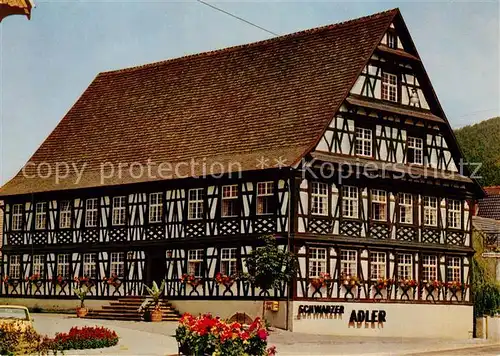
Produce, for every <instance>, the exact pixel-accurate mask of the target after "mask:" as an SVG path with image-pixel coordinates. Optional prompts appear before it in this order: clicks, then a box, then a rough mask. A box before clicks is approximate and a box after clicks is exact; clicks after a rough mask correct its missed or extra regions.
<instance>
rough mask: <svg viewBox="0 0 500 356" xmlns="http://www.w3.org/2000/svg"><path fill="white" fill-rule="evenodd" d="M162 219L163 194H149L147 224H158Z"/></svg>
mask: <svg viewBox="0 0 500 356" xmlns="http://www.w3.org/2000/svg"><path fill="white" fill-rule="evenodd" d="M162 218H163V193H161V192H157V193H150V194H149V222H150V223H160V222H162V220H163V219H162Z"/></svg>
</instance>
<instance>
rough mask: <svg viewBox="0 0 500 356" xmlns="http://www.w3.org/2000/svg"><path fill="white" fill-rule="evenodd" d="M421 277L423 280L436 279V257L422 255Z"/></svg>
mask: <svg viewBox="0 0 500 356" xmlns="http://www.w3.org/2000/svg"><path fill="white" fill-rule="evenodd" d="M422 279H423V280H424V281H426V282H427V281H434V280H436V279H437V257H436V256H428V255H427V256H423V258H422Z"/></svg>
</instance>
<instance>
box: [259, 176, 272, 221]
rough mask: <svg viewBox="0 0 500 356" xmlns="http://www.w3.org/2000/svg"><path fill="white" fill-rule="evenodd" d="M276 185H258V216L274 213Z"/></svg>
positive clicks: (263, 183)
mask: <svg viewBox="0 0 500 356" xmlns="http://www.w3.org/2000/svg"><path fill="white" fill-rule="evenodd" d="M273 199H274V183H273V182H259V183H257V215H269V214H272V213H273V206H272V205H273V204H272V202H273Z"/></svg>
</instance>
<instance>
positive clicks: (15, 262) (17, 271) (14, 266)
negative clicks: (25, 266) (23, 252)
mask: <svg viewBox="0 0 500 356" xmlns="http://www.w3.org/2000/svg"><path fill="white" fill-rule="evenodd" d="M9 262H10V263H9V278H11V279H19V278H21V256H19V255H12V256H10V258H9Z"/></svg>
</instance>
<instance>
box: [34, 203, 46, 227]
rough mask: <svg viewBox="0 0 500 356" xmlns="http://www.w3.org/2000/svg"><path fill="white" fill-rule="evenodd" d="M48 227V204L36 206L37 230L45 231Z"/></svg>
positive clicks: (37, 204)
mask: <svg viewBox="0 0 500 356" xmlns="http://www.w3.org/2000/svg"><path fill="white" fill-rule="evenodd" d="M46 227H47V202H38V203H36V205H35V230H45V228H46Z"/></svg>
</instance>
